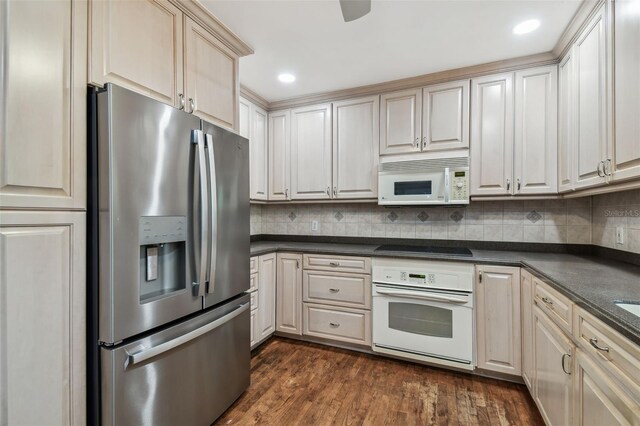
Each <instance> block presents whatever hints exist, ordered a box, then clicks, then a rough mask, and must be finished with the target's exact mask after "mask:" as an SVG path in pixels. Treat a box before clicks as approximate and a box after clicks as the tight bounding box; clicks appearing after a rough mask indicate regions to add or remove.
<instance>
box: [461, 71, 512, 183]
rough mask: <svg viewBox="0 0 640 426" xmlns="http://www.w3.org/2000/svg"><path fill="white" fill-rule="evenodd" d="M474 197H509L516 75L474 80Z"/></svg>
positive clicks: (472, 179)
mask: <svg viewBox="0 0 640 426" xmlns="http://www.w3.org/2000/svg"><path fill="white" fill-rule="evenodd" d="M471 99H472V105H471V153H470V155H471V170H470V171H471V191H470V193H471V195H510V194H511V193H512V186H513V182H512V176H513V115H514V110H513V102H514V100H513V74H512V73H506V74H499V75H490V76H486V77H481V78H476V79H473V80H471Z"/></svg>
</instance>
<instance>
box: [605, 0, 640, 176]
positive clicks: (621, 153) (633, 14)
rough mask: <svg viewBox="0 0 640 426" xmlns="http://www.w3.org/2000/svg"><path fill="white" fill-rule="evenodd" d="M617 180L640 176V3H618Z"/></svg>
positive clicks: (614, 168)
mask: <svg viewBox="0 0 640 426" xmlns="http://www.w3.org/2000/svg"><path fill="white" fill-rule="evenodd" d="M614 7H615V13H614V16H615V27H614V28H615V67H614V68H615V139H614V141H613V146H612V148H613V149H612V151H613V152H612V161H613V164H612V170H611V172H612V173H613V180H620V179H629V178H637V177H640V120H639V117H640V50H639V48H638V46H640V13H639V12H638V11H639V10H640V0H616V1H615V2H614Z"/></svg>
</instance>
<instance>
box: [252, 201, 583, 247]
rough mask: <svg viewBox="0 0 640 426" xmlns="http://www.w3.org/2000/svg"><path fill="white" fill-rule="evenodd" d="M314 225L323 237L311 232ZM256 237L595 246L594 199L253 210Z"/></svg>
mask: <svg viewBox="0 0 640 426" xmlns="http://www.w3.org/2000/svg"><path fill="white" fill-rule="evenodd" d="M314 220H316V221H318V226H319V228H318V232H311V221H314ZM251 233H252V234H288V235H331V236H359V237H400V238H419V239H456V240H477V241H482V240H484V241H515V242H549V243H575V244H589V243H590V242H591V198H589V197H587V198H580V199H573V200H540V201H504V202H503V201H500V202H473V203H471V204H470V205H469V206H468V207H466V208H444V207H419V208H416V207H410V208H409V207H407V208H384V207H380V206H377V205H375V204H329V203H327V204H281V205H274V204H271V205H253V206H252V208H251Z"/></svg>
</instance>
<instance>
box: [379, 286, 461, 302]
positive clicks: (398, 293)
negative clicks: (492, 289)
mask: <svg viewBox="0 0 640 426" xmlns="http://www.w3.org/2000/svg"><path fill="white" fill-rule="evenodd" d="M376 293H378V294H384V295H386V296H394V297H406V298H409V299H423V300H432V301H435V302H448V303H467V299H459V298H457V297H449V296H441V295H438V294H434V293H422V292H417V291H402V290H383V289H380V288H377V289H376Z"/></svg>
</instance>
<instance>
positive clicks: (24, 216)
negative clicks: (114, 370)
mask: <svg viewBox="0 0 640 426" xmlns="http://www.w3.org/2000/svg"><path fill="white" fill-rule="evenodd" d="M85 220H86V219H85V214H84V213H80V212H78V213H70V212H25V211H21V212H14V211H2V212H0V276H1V277H2V279H1V280H0V294H2V297H1V298H0V311H1V312H2V315H0V330H1V332H0V347H1V348H2V350H1V351H0V365H2V369H0V388H1V389H2V392H1V393H0V423H2V424H33V425H35V424H64V425H68V424H72V425H73V424H75V425H82V424H85V423H86V405H85V401H86V393H85V391H86V370H85V368H86V361H85V359H86V344H85V335H86V330H85V325H86V301H85V286H86V284H85V277H86V273H85V238H86V237H85Z"/></svg>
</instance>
